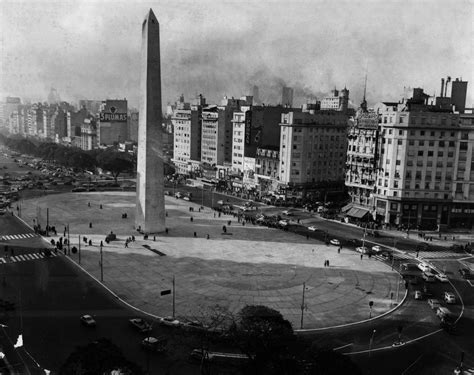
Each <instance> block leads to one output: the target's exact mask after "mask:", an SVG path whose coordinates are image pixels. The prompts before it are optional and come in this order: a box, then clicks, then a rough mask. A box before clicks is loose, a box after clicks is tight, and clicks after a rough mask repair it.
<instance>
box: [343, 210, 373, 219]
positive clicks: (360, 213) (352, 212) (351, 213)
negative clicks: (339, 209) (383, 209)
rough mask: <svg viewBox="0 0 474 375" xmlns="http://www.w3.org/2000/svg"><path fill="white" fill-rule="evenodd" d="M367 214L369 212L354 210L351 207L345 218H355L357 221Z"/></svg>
mask: <svg viewBox="0 0 474 375" xmlns="http://www.w3.org/2000/svg"><path fill="white" fill-rule="evenodd" d="M368 213H369V210H366V209H364V208H356V207H352V208H351V209H350V210H349V211H348V212H347V214H346V215H347V216H351V217H355V218H357V219H362V218H363V217H364V216H365V215H367V214H368Z"/></svg>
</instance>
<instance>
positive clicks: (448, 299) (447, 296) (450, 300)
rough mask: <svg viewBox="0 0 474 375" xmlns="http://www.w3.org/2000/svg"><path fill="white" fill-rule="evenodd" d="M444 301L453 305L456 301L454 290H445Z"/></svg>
mask: <svg viewBox="0 0 474 375" xmlns="http://www.w3.org/2000/svg"><path fill="white" fill-rule="evenodd" d="M444 301H445V302H446V303H449V304H450V305H453V304H455V303H456V296H455V295H454V293H452V292H444Z"/></svg>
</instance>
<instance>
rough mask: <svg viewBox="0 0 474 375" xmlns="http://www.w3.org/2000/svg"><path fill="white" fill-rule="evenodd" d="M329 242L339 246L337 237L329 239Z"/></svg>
mask: <svg viewBox="0 0 474 375" xmlns="http://www.w3.org/2000/svg"><path fill="white" fill-rule="evenodd" d="M329 243H330V244H331V245H334V246H341V241H339V240H338V239H337V238H333V239H332V240H331V241H329Z"/></svg>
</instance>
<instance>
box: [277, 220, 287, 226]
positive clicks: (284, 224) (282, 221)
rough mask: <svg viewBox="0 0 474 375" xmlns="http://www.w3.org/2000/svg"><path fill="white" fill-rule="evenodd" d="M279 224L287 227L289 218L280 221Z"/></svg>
mask: <svg viewBox="0 0 474 375" xmlns="http://www.w3.org/2000/svg"><path fill="white" fill-rule="evenodd" d="M278 225H280V226H281V227H287V226H288V220H280V221H279V222H278Z"/></svg>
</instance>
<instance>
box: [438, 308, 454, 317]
mask: <svg viewBox="0 0 474 375" xmlns="http://www.w3.org/2000/svg"><path fill="white" fill-rule="evenodd" d="M436 316H437V317H438V318H439V319H441V320H443V319H445V320H447V319H448V320H449V319H450V318H451V317H453V313H452V312H451V311H450V310H449V309H448V308H447V307H442V306H440V307H438V309H437V310H436Z"/></svg>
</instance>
